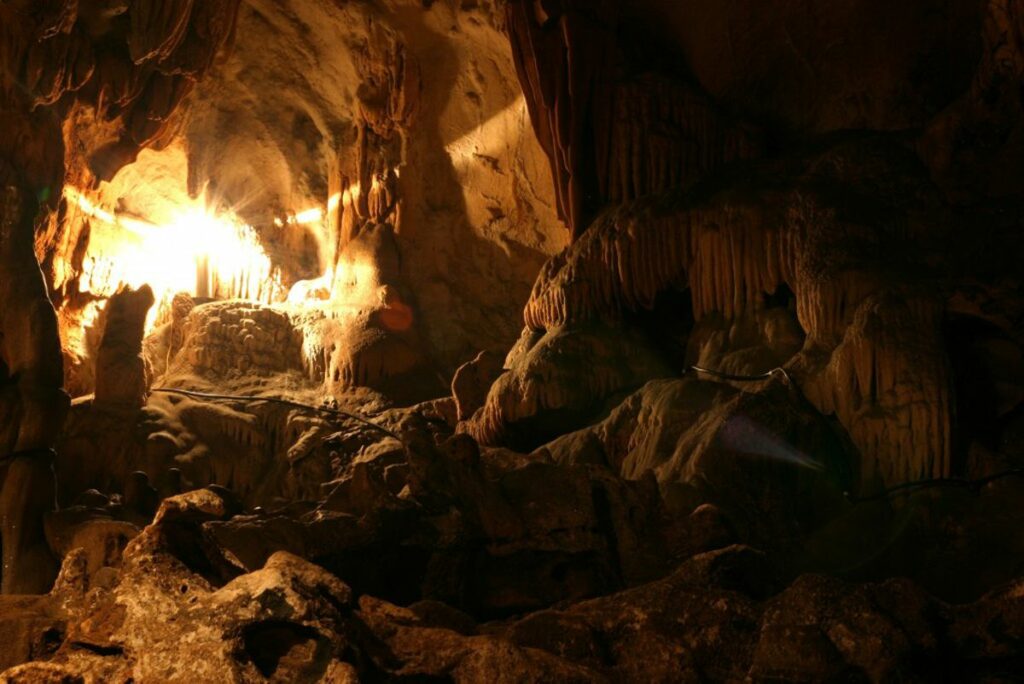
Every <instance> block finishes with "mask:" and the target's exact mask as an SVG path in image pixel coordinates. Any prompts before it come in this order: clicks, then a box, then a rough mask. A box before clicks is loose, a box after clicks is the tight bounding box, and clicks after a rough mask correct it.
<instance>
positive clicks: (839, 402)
mask: <svg viewBox="0 0 1024 684" xmlns="http://www.w3.org/2000/svg"><path fill="white" fill-rule="evenodd" d="M643 158H650V157H649V155H643ZM645 177H646V176H645ZM798 177H799V176H798ZM801 183H802V182H800V183H798V184H797V186H796V187H792V188H789V189H764V190H760V191H757V192H754V193H745V194H742V193H730V194H726V195H722V196H719V197H713V198H711V199H710V201H708V200H702V201H696V202H695V201H694V200H693V199H692V198H689V199H688V197H687V196H686V195H685V194H680V195H677V196H676V197H675V198H671V197H666V198H662V199H653V198H651V199H644V200H640V201H636V202H633V203H628V204H625V205H623V206H621V207H619V208H618V209H613V210H609V211H607V212H606V213H605V214H603V215H602V216H601V217H599V218H598V220H597V221H595V223H594V224H593V225H592V226H591V227H590V228H589V229H588V230H587V231H586V232H585V233H584V234H583V235H582V236H581V237H580V238H579V239H578V240H577V241H576V242H575V243H574V244H573V245H571V246H570V247H569V248H567V249H566V250H565V251H564V252H563V253H562V254H560V255H558V256H556V257H554V258H552V259H551V260H550V261H549V262H548V263H547V264H546V265H545V266H544V268H543V269H542V271H541V273H540V275H539V277H538V279H537V281H536V283H535V285H534V288H533V292H532V294H531V296H530V299H529V301H528V303H527V305H526V307H525V310H524V320H525V322H526V325H527V327H528V328H529V329H532V330H534V331H557V330H561V329H564V328H566V327H572V326H577V325H580V324H586V323H587V322H588V321H592V320H616V319H618V318H620V317H621V316H622V315H623V314H624V313H626V312H630V311H639V310H643V309H649V308H651V307H652V306H653V303H654V299H655V297H656V296H657V295H658V293H660V292H663V291H665V290H668V289H671V288H674V287H675V288H678V287H686V286H688V287H689V290H690V296H691V300H692V308H693V314H694V317H695V319H696V320H698V321H699V320H701V319H702V318H703V317H704V316H706V315H708V314H711V313H717V314H720V315H722V316H724V317H725V318H726V319H727V320H731V319H735V318H737V317H739V316H741V315H743V314H745V313H747V312H750V311H752V310H755V309H758V308H760V307H762V306H763V303H764V300H765V297H766V295H769V294H771V293H773V292H775V291H776V290H777V289H778V288H779V286H781V285H785V286H787V287H788V288H789V289H790V290H792V292H793V294H794V299H795V307H796V315H797V319H798V320H799V322H800V325H801V326H802V327H803V329H804V331H805V332H806V343H805V344H806V346H805V352H804V353H802V354H798V356H797V357H796V358H795V359H794V360H793V361H792V362H791V364H790V365H791V366H792V372H793V374H794V376H795V377H797V378H799V381H800V382H801V384H806V385H807V387H808V390H807V391H808V397H809V399H810V400H811V401H812V402H813V403H814V404H815V405H816V406H817V407H818V408H819V409H820V410H821V411H823V412H824V413H828V414H833V413H834V414H835V415H836V416H837V417H838V418H839V421H840V422H841V423H842V424H843V425H844V426H845V427H846V429H847V430H848V431H849V432H850V435H851V437H852V439H853V441H854V443H855V444H856V445H857V447H858V448H859V449H860V451H861V452H862V454H863V455H864V459H863V463H864V469H863V472H862V475H863V477H864V478H866V479H869V480H870V479H877V480H879V481H882V482H886V483H890V484H891V483H894V482H899V481H905V480H909V479H914V478H916V477H939V476H945V475H948V474H949V473H950V458H951V456H950V454H951V448H952V447H951V443H950V437H949V426H950V425H951V424H952V422H953V416H952V409H951V401H952V400H951V382H952V381H951V378H950V374H949V372H948V368H947V365H948V362H947V360H946V357H945V353H944V351H943V344H942V340H941V332H940V330H939V322H940V321H941V317H942V306H941V296H938V295H932V296H921V295H913V296H911V295H899V296H896V295H892V294H889V295H885V296H883V293H886V292H890V293H891V292H892V291H893V290H892V288H893V286H894V283H898V280H893V276H892V275H887V274H886V272H885V271H884V270H883V269H881V268H880V266H879V265H877V264H872V263H866V262H864V261H863V260H861V258H860V257H858V256H857V255H856V254H853V253H851V252H849V251H845V250H842V249H840V248H839V247H837V241H841V240H843V239H845V238H843V237H842V236H843V235H845V234H846V233H848V232H850V231H851V230H852V231H854V232H856V231H857V230H858V229H857V228H856V227H850V228H848V227H846V226H845V224H843V223H842V221H841V220H840V219H839V218H838V216H837V212H836V211H835V210H834V209H833V208H832V205H831V204H830V201H829V199H828V197H827V196H825V195H819V194H818V193H817V192H816V191H814V190H811V189H810V186H809V185H808V186H807V187H802V186H801ZM894 235H895V236H896V237H894V238H893V239H901V240H905V239H906V235H905V231H899V230H898V231H896V232H895V233H894ZM901 236H902V237H901ZM879 239H880V238H879ZM519 356H520V358H518V359H513V360H511V361H510V363H511V364H512V365H511V367H512V368H513V371H514V372H513V373H512V374H510V375H509V376H508V377H506V378H504V379H503V380H499V382H498V383H496V384H495V386H494V388H493V389H492V396H490V397H488V402H487V405H486V407H485V409H484V410H483V412H482V413H481V414H480V416H478V418H477V419H475V420H474V423H475V424H476V427H474V428H473V429H474V431H475V432H474V434H475V435H477V436H478V437H479V438H480V439H482V440H484V441H491V442H493V441H495V440H500V439H501V436H502V435H504V434H505V433H506V432H507V429H508V427H509V426H510V425H512V424H514V423H515V422H518V421H522V420H524V419H525V418H526V417H528V416H531V415H535V414H536V413H537V412H538V411H544V410H547V409H549V408H550V407H552V406H555V405H557V397H556V398H555V400H550V399H549V395H551V394H552V393H555V394H557V393H558V392H560V391H562V390H558V389H554V388H539V387H534V386H533V385H532V384H531V378H532V376H531V375H530V373H531V372H534V371H536V365H535V364H536V363H537V362H536V361H535V360H530V359H526V358H524V357H522V355H519ZM822 359H823V360H822ZM520 365H522V366H523V367H522V368H520V367H519V366H520ZM599 380H600V378H595V380H594V382H595V383H596V384H595V385H594V387H592V388H590V389H592V390H593V391H594V392H599V391H601V388H602V386H601V383H600V382H599Z"/></svg>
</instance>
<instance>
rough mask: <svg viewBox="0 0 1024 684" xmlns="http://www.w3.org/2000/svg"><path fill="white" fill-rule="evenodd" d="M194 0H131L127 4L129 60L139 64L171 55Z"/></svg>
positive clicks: (180, 37) (179, 38)
mask: <svg viewBox="0 0 1024 684" xmlns="http://www.w3.org/2000/svg"><path fill="white" fill-rule="evenodd" d="M192 6H193V0H133V2H131V3H130V4H129V7H128V15H129V17H130V19H131V32H130V33H129V35H128V49H129V51H130V53H131V58H132V61H133V62H134V63H135V64H142V63H143V62H147V61H151V60H154V61H158V62H159V61H161V60H165V59H167V58H168V57H170V56H171V54H172V53H173V52H174V51H175V49H176V48H177V47H178V46H179V45H180V44H181V41H182V40H184V38H185V34H186V31H187V29H188V23H189V19H190V17H191V14H192Z"/></svg>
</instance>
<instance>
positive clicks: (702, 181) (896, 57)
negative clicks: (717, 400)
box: [463, 0, 1024, 486]
mask: <svg viewBox="0 0 1024 684" xmlns="http://www.w3.org/2000/svg"><path fill="white" fill-rule="evenodd" d="M507 11H508V16H509V32H510V41H511V43H512V46H513V51H514V55H515V59H516V64H517V68H518V73H519V76H520V80H521V82H522V84H523V90H524V93H525V94H526V97H527V101H528V103H529V106H530V108H531V112H532V114H533V116H532V120H533V123H534V127H535V129H536V131H537V136H538V139H539V140H540V141H541V143H542V145H543V146H544V148H545V151H546V153H547V155H548V158H549V162H550V166H551V169H552V178H553V180H554V182H555V186H556V193H557V195H558V198H559V205H558V208H559V212H560V215H561V216H562V218H563V219H564V220H565V221H566V223H567V225H568V226H569V228H570V231H571V233H572V235H573V238H574V242H573V244H572V245H571V246H570V247H569V248H567V249H566V250H565V251H563V252H562V253H561V254H559V255H556V256H555V257H553V258H552V259H551V260H549V261H548V262H547V263H546V264H545V266H544V268H543V269H542V270H541V273H540V275H539V277H538V279H537V282H536V284H535V286H534V290H533V293H532V295H531V297H530V299H529V300H528V302H527V304H526V307H525V309H524V322H525V324H526V330H525V331H524V333H523V336H522V337H521V339H520V342H519V343H517V345H516V346H514V347H513V348H512V350H511V352H510V353H509V356H508V359H507V361H506V368H507V369H508V370H507V371H506V373H505V374H504V375H502V376H501V377H500V378H498V380H497V382H496V383H495V384H494V385H493V386H492V387H491V390H490V393H489V395H488V397H487V400H486V401H485V402H484V404H483V406H482V407H481V408H480V409H479V412H478V413H477V414H476V415H475V416H474V417H473V418H472V419H470V420H469V421H467V422H466V423H465V424H464V426H463V427H464V429H465V430H466V431H468V432H470V433H471V434H473V435H474V436H476V437H477V438H478V439H480V440H482V441H483V442H485V443H495V444H497V443H506V442H508V441H510V440H512V441H515V440H516V439H517V437H516V436H517V435H520V436H521V435H523V434H530V433H531V431H533V430H534V429H535V427H536V426H538V425H544V424H546V423H547V422H550V421H551V420H554V417H555V416H561V418H560V420H561V422H562V423H563V427H562V430H563V431H564V430H565V428H574V427H581V426H582V425H585V424H586V423H587V421H589V420H593V419H594V417H595V416H600V415H602V413H601V412H602V411H607V410H608V408H609V405H610V406H614V405H615V401H616V399H615V397H616V396H617V395H618V394H619V393H623V392H627V391H630V390H632V389H636V388H637V387H639V386H641V385H642V384H643V383H644V382H645V381H647V380H650V379H652V378H655V377H658V372H657V371H656V370H655V369H654V368H655V367H652V366H650V365H645V366H635V365H634V366H630V367H629V370H626V366H624V365H622V364H619V363H617V362H616V361H615V360H614V359H615V358H617V357H615V356H614V355H609V354H607V353H606V350H607V348H608V345H609V344H611V345H612V346H614V342H611V341H610V340H609V341H606V342H600V343H599V342H595V341H591V342H590V343H588V344H587V345H585V346H583V347H581V346H580V345H579V344H578V342H577V341H576V340H577V339H578V336H579V334H581V333H582V331H584V330H586V331H587V332H586V333H582V334H586V335H590V336H592V335H593V326H594V325H595V324H596V325H598V326H599V327H602V328H603V329H604V332H601V333H598V337H612V338H621V336H622V335H623V330H624V329H625V330H627V331H632V330H635V329H636V328H637V327H638V324H637V322H636V321H637V317H636V316H637V313H638V312H644V311H652V310H655V308H656V302H657V301H658V298H659V296H664V295H666V294H667V293H673V292H675V293H680V292H681V293H683V296H686V297H688V298H689V299H690V304H691V306H690V307H688V309H687V311H686V314H685V315H686V316H691V317H692V320H691V321H690V323H689V324H690V325H692V326H696V327H695V329H697V330H703V331H705V332H702V333H701V335H703V336H704V337H703V338H694V339H704V340H705V342H708V343H712V342H714V335H715V334H714V333H708V332H706V331H707V330H709V329H712V330H713V329H715V328H716V326H717V328H718V329H721V328H722V327H725V328H726V329H727V330H729V331H730V332H729V333H728V339H727V340H726V341H725V342H714V344H717V345H718V346H719V349H718V351H716V352H715V353H709V349H708V347H707V345H706V344H704V345H702V346H701V345H698V347H699V348H698V347H695V346H694V344H692V343H691V344H690V345H689V352H688V353H686V354H683V353H677V354H675V355H669V358H665V357H664V356H663V357H662V358H663V360H665V361H667V362H669V363H670V365H674V366H675V367H676V368H678V369H679V371H682V370H684V369H685V368H686V367H688V366H689V365H690V364H694V363H705V365H706V362H707V360H708V359H714V360H715V361H716V364H717V365H716V367H715V368H713V369H712V370H718V371H721V372H725V373H732V374H739V375H749V376H758V375H760V374H761V373H764V372H766V371H769V370H771V367H769V366H764V363H765V359H766V358H770V355H765V354H763V353H762V354H760V355H759V356H758V355H757V354H756V353H755V354H754V355H753V356H752V355H751V352H750V350H751V349H753V348H747V350H746V351H742V353H741V350H743V349H744V347H743V345H744V344H747V342H746V341H743V340H742V339H741V338H742V337H743V336H742V335H739V334H738V333H737V331H738V330H742V329H744V328H749V327H750V326H753V327H754V328H757V327H760V328H761V329H762V331H761V333H759V334H758V337H760V338H761V340H762V342H763V341H764V340H770V339H771V338H772V336H773V335H775V334H776V333H775V332H774V325H775V324H774V323H772V322H771V321H773V320H775V317H774V314H773V315H772V316H767V317H766V316H765V315H764V313H763V312H764V311H765V310H771V311H774V309H772V307H773V306H774V303H773V301H772V300H773V297H775V295H776V293H777V292H778V291H780V290H783V289H784V290H785V291H786V292H789V293H790V298H791V300H792V301H791V304H790V306H789V310H790V313H788V314H785V315H784V316H785V318H786V319H787V321H788V323H787V325H789V326H790V327H792V326H797V327H798V329H799V330H800V333H801V336H802V339H803V342H802V346H801V347H800V348H799V351H797V352H796V353H793V354H792V356H791V357H789V358H788V359H781V365H782V367H783V368H784V369H785V370H786V371H787V376H786V377H787V378H790V379H791V380H793V381H794V382H795V383H796V385H797V386H798V387H800V388H801V391H802V392H803V393H804V395H805V396H806V398H807V399H808V400H809V401H810V402H811V403H812V404H813V405H814V406H815V407H816V408H817V410H819V411H820V412H821V413H823V414H825V415H834V416H835V417H836V418H837V419H838V421H839V423H840V424H841V425H842V427H843V429H844V430H845V432H847V433H848V434H849V437H850V439H852V441H853V443H854V444H855V446H856V448H857V450H858V452H859V454H860V458H859V466H858V469H859V472H860V480H861V483H862V484H863V485H864V486H876V485H877V484H878V483H882V484H885V485H895V484H898V483H902V482H907V481H914V480H918V479H922V478H932V477H937V478H942V477H949V476H951V475H957V476H962V475H964V474H965V471H964V470H963V462H964V459H965V455H964V453H963V449H964V446H963V444H964V443H965V442H970V441H971V440H972V439H973V438H972V437H971V436H969V435H966V434H965V430H967V428H966V427H965V424H961V422H960V421H958V418H957V415H956V409H955V406H956V402H957V393H958V392H962V391H963V390H962V388H961V389H958V388H957V386H956V384H957V381H956V380H955V375H956V372H954V370H951V368H954V367H956V366H958V365H960V364H962V363H963V359H961V358H959V357H958V356H957V355H956V354H951V353H950V344H949V342H948V340H947V338H946V333H945V332H944V326H945V321H946V320H947V319H948V318H949V317H950V316H953V315H956V313H957V310H958V309H959V308H960V307H961V306H962V299H963V296H964V295H963V292H964V291H965V290H969V291H971V292H973V293H974V294H975V296H979V297H981V299H983V300H985V302H986V303H985V304H984V305H982V308H989V309H992V310H999V309H1001V308H1003V307H1006V306H1009V307H1013V306H1014V305H1013V304H1010V303H1009V302H1010V300H1014V299H1015V295H1012V294H1010V292H1009V291H1008V290H1006V289H1004V287H1005V286H1004V285H1000V283H1005V282H1007V281H1008V280H1014V278H1013V276H1011V273H1012V271H1013V267H1012V266H1010V261H1012V260H1013V259H1014V258H1016V257H1009V256H1008V255H1009V254H1014V255H1018V256H1019V255H1020V247H1019V245H1018V244H1017V241H1016V240H1014V239H1013V238H1011V237H1010V235H1011V234H1013V233H1014V232H1015V231H1019V229H1020V213H1019V206H1020V187H1021V186H1020V180H1021V169H1022V168H1024V166H1022V164H1021V162H1022V161H1024V155H1022V154H1021V148H1020V147H1019V134H1020V126H1021V123H1022V121H1024V118H1022V110H1021V106H1020V105H1021V102H1020V92H1021V91H1020V84H1021V76H1022V71H1021V69H1020V66H1019V65H1020V55H1021V41H1020V37H1021V30H1022V26H1024V24H1022V19H1024V14H1022V11H1024V10H1022V7H1021V5H1020V3H1017V2H1012V1H1005V2H1004V1H1002V0H998V1H995V2H984V3H978V2H954V3H949V4H947V5H944V6H943V7H942V8H936V7H935V6H934V5H932V4H931V3H924V2H920V3H916V2H911V3H902V4H901V5H900V7H899V8H889V7H886V8H882V7H879V6H875V5H874V4H873V3H872V2H851V3H833V4H830V5H829V6H828V7H824V6H821V7H818V6H813V7H812V6H811V5H809V4H808V3H796V2H794V3H782V4H780V5H778V6H773V7H771V8H770V9H767V8H764V7H763V6H761V5H759V4H757V5H755V4H753V3H737V4H729V5H724V4H712V3H699V2H682V3H665V2H656V1H652V2H641V3H614V2H605V3H575V2H571V1H568V0H565V1H552V2H542V3H530V2H519V1H513V2H510V3H509V4H508V6H507ZM895 36H900V38H899V39H896V38H895ZM570 94H572V97H570ZM623 103H629V104H623ZM624 108H625V109H628V108H632V109H629V111H626V112H625V113H623V112H624V111H625V109H624ZM983 130H984V131H985V133H982V131H983ZM694 151H695V152H696V153H693V152H694ZM1011 160H1012V161H1011ZM972 168H973V169H975V171H970V169H972ZM993 168H999V169H1001V171H1002V172H1003V173H1006V174H1008V175H1009V176H1008V177H1012V178H1013V179H1015V180H1014V181H1012V182H1007V181H1008V178H1007V177H1004V178H1002V179H1001V180H999V181H996V180H995V179H991V175H990V174H991V173H992V169H993ZM1011 168H1012V171H1011V170H1010V169H1011ZM981 178H985V179H991V182H988V181H981V180H979V179H981ZM972 179H973V180H972ZM1011 186H1015V187H1012V188H1011ZM1012 207H1016V208H1012ZM964 234H970V235H971V238H970V239H969V240H967V241H966V242H967V243H968V244H969V245H971V247H968V248H967V249H964V248H963V246H962V242H963V238H962V236H963V235H964ZM958 236H960V237H958ZM983 281H984V282H986V283H988V284H987V285H985V286H982V289H983V290H985V291H986V292H987V294H981V293H980V292H979V291H978V289H977V288H978V286H979V283H980V282H983ZM1012 287H1013V286H1011V288H1012ZM975 310H976V309H975ZM709 316H710V317H712V318H711V319H710V320H711V321H712V322H711V323H704V322H702V321H703V320H705V319H708V317H709ZM709 326H710V327H709ZM639 327H640V329H641V330H643V329H644V326H643V325H640V326H639ZM1000 330H1001V331H1002V333H1005V334H1006V335H1008V336H1011V337H1015V339H1017V340H1018V341H1017V342H1016V343H1015V344H1016V345H1018V347H1019V345H1020V328H1019V325H1018V324H1017V323H1009V322H1008V321H1007V320H1005V319H1004V320H1003V322H1002V327H1001V328H1000ZM647 332H648V334H651V330H650V328H647ZM630 334H632V333H630ZM658 334H660V333H654V335H655V336H657V335H658ZM691 342H692V340H691ZM723 344H724V347H723ZM641 345H642V347H643V348H644V349H647V350H648V351H649V352H651V353H657V351H658V348H659V346H662V345H660V344H659V342H658V340H657V339H653V338H652V339H649V341H647V342H645V343H641ZM764 348H765V346H764V344H761V349H764ZM754 351H755V352H756V349H755V350H754ZM642 353H643V352H642V351H635V352H634V354H637V355H639V354H642ZM566 364H572V365H573V367H577V368H579V369H581V370H578V371H576V372H569V373H568V374H567V373H566V371H565V368H566ZM584 368H586V369H588V371H586V372H584V371H582V369H584ZM601 398H604V399H603V401H604V402H607V403H602V399H601ZM550 436H551V434H550V433H549V434H547V437H550ZM976 437H977V435H975V436H974V438H976ZM544 438H545V437H544V436H542V435H533V436H532V437H531V438H530V439H528V440H527V445H528V446H530V447H536V446H539V444H540V443H542V442H543V440H544ZM520 445H521V446H522V444H520ZM958 445H959V446H958ZM954 451H956V452H957V453H954ZM996 461H999V458H996ZM956 464H959V465H956ZM871 483H874V485H872V484H871Z"/></svg>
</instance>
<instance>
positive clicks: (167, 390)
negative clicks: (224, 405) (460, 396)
mask: <svg viewBox="0 0 1024 684" xmlns="http://www.w3.org/2000/svg"><path fill="white" fill-rule="evenodd" d="M153 392H162V393H163V394H178V395H181V396H184V397H191V398H193V399H210V400H213V401H252V402H256V401H269V402H272V403H275V404H282V405H284V406H290V407H292V408H297V409H304V410H307V411H318V412H322V413H331V414H334V415H336V416H344V417H345V418H351V419H352V420H354V421H357V422H359V423H362V424H363V425H366V426H368V427H371V428H373V429H375V430H377V431H379V432H382V433H384V434H385V435H387V436H388V437H391V438H393V439H396V440H398V441H399V442H401V443H402V445H403V446H405V441H404V440H403V439H402V438H401V437H399V436H398V435H397V434H395V433H394V432H392V431H391V430H389V429H387V428H386V427H383V426H381V425H377V424H376V423H374V422H373V421H371V420H368V419H367V418H364V417H362V416H360V415H358V414H356V413H352V412H350V411H343V410H341V409H336V408H330V407H327V406H313V405H312V404H303V403H301V402H298V401H292V400H290V399H282V398H280V397H257V396H252V395H241V394H212V393H210V392H195V391H193V390H183V389H174V388H171V387H158V388H156V389H154V390H153Z"/></svg>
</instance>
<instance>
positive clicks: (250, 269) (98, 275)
mask: <svg viewBox="0 0 1024 684" xmlns="http://www.w3.org/2000/svg"><path fill="white" fill-rule="evenodd" d="M67 196H68V199H69V201H73V202H75V203H76V204H77V205H78V206H79V207H80V208H81V209H82V210H83V211H84V212H85V213H86V214H87V215H88V216H90V217H92V218H93V219H95V220H94V221H93V225H92V230H91V233H90V239H89V247H88V250H87V251H86V254H85V258H84V259H83V263H82V274H81V276H80V278H79V289H80V291H82V292H87V293H92V294H94V295H97V296H99V297H109V296H110V295H112V294H114V292H116V291H117V289H118V287H120V286H121V285H129V286H131V287H133V288H138V287H141V286H142V285H145V284H148V285H149V286H150V287H151V288H152V289H153V294H154V295H155V297H156V300H157V306H154V307H153V309H152V310H151V311H150V315H149V319H148V321H147V328H148V329H151V328H152V325H153V323H154V321H155V319H156V316H157V312H158V311H159V309H160V306H161V304H166V303H169V302H170V300H171V298H173V297H174V295H175V294H177V293H179V292H187V293H189V294H191V295H193V296H199V297H211V298H217V299H248V300H252V301H258V302H264V303H271V302H275V301H278V300H280V299H282V298H283V290H282V287H281V282H280V276H279V274H278V273H277V272H276V270H275V269H274V268H273V266H272V264H271V263H270V258H269V257H268V256H267V254H266V252H265V251H264V250H263V247H262V245H261V244H260V242H259V239H258V237H257V235H256V232H255V231H254V230H253V228H252V227H251V226H248V225H246V224H244V223H243V222H241V221H240V220H239V219H238V218H237V217H235V216H234V215H233V214H231V213H223V214H215V213H212V212H211V211H210V210H209V209H207V207H206V202H205V200H204V199H199V200H196V201H194V202H193V204H192V205H190V206H183V207H180V208H179V209H178V210H177V211H174V212H173V213H172V214H171V215H170V216H169V217H168V218H167V220H166V221H164V222H161V223H160V224H157V223H154V222H151V221H149V220H145V219H139V218H132V217H129V216H122V215H118V214H116V213H115V212H112V211H108V210H105V209H103V208H101V207H99V206H98V205H97V204H96V203H95V202H93V201H92V200H90V199H89V198H87V197H86V196H84V195H83V194H82V193H81V192H79V191H77V190H75V189H73V188H68V190H67Z"/></svg>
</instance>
